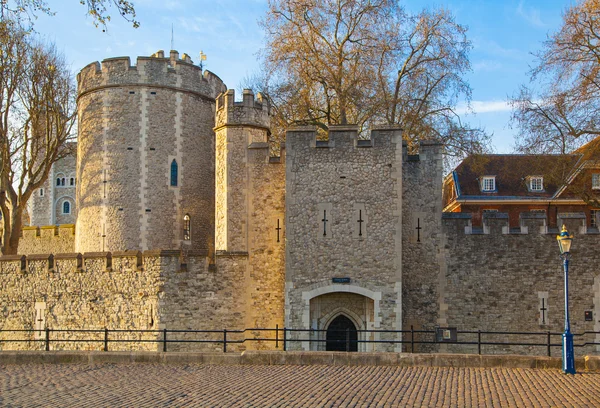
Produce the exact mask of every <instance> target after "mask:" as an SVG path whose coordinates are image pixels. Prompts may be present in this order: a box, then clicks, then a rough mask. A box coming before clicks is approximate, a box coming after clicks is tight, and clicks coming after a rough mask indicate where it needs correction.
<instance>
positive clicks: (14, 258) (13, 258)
mask: <svg viewBox="0 0 600 408" xmlns="http://www.w3.org/2000/svg"><path fill="white" fill-rule="evenodd" d="M25 259H27V257H26V256H25V255H2V256H0V262H4V261H6V262H11V261H24V260H25Z"/></svg>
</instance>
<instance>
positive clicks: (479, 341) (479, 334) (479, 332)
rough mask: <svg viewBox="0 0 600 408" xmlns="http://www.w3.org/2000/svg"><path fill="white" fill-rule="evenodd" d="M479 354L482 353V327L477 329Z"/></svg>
mask: <svg viewBox="0 0 600 408" xmlns="http://www.w3.org/2000/svg"><path fill="white" fill-rule="evenodd" d="M477 354H479V355H481V329H480V330H477Z"/></svg>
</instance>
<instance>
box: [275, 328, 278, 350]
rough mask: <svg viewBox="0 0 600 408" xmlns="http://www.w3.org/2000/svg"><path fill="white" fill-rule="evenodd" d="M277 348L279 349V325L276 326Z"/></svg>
mask: <svg viewBox="0 0 600 408" xmlns="http://www.w3.org/2000/svg"><path fill="white" fill-rule="evenodd" d="M275 348H279V325H278V324H276V325H275Z"/></svg>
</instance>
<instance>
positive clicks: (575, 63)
mask: <svg viewBox="0 0 600 408" xmlns="http://www.w3.org/2000/svg"><path fill="white" fill-rule="evenodd" d="M536 56H537V59H538V64H537V66H536V67H535V68H534V69H533V70H532V71H531V83H530V85H529V86H523V87H522V88H521V89H520V91H519V93H518V94H517V95H515V96H514V97H513V98H512V101H511V103H512V105H513V115H512V121H513V124H514V125H515V126H516V127H518V130H519V134H518V136H517V139H516V144H517V150H519V151H522V152H531V153H567V152H569V151H572V150H573V149H574V148H576V147H578V146H581V145H582V144H584V143H586V142H588V141H589V140H590V139H592V138H594V137H596V136H598V135H600V123H599V120H600V119H599V114H600V76H599V74H600V2H599V1H598V0H583V1H579V2H578V3H577V4H575V5H573V6H571V7H569V8H568V9H567V10H566V11H565V13H564V15H563V24H562V27H561V29H560V30H559V31H558V32H556V33H554V34H552V35H551V36H549V38H548V40H547V41H545V42H544V46H543V49H542V50H541V51H540V52H539V53H537V54H536Z"/></svg>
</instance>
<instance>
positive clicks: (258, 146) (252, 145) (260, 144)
mask: <svg viewBox="0 0 600 408" xmlns="http://www.w3.org/2000/svg"><path fill="white" fill-rule="evenodd" d="M268 148H269V143H268V142H252V143H250V144H249V145H248V149H268Z"/></svg>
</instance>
